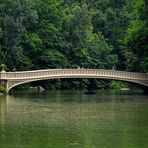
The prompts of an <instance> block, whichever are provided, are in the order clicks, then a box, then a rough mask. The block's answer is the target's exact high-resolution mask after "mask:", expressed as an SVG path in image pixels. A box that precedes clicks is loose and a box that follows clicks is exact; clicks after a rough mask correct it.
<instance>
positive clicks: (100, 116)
mask: <svg viewBox="0 0 148 148" xmlns="http://www.w3.org/2000/svg"><path fill="white" fill-rule="evenodd" d="M0 148H148V96H145V95H143V94H142V93H136V92H134V93H132V92H128V91H127V92H126V91H118V92H116V91H107V90H104V91H98V93H97V94H95V95H85V94H84V93H83V92H81V91H50V92H46V93H22V92H21V93H15V94H11V95H9V96H7V97H0Z"/></svg>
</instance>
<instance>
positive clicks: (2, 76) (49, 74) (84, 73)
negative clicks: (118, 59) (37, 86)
mask: <svg viewBox="0 0 148 148" xmlns="http://www.w3.org/2000/svg"><path fill="white" fill-rule="evenodd" d="M62 78H99V79H112V80H121V81H126V82H131V83H135V84H139V85H142V86H144V87H148V74H146V73H135V72H125V71H115V70H105V69H47V70H35V71H21V72H1V73H0V80H1V81H5V82H6V84H5V86H6V89H7V90H8V91H9V90H10V89H11V88H13V87H15V86H18V85H21V84H25V83H29V82H33V81H39V80H48V79H62Z"/></svg>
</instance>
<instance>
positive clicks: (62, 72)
mask: <svg viewBox="0 0 148 148" xmlns="http://www.w3.org/2000/svg"><path fill="white" fill-rule="evenodd" d="M70 75H71V76H74V75H80V76H82V75H83V76H89V75H92V76H106V77H107V76H113V77H123V78H130V79H148V74H146V73H135V72H124V71H116V70H104V69H48V70H36V71H21V72H1V73H0V79H31V78H39V77H48V76H49V77H50V76H65V77H66V76H70Z"/></svg>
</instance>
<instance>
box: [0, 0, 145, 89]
mask: <svg viewBox="0 0 148 148" xmlns="http://www.w3.org/2000/svg"><path fill="white" fill-rule="evenodd" d="M147 11H148V4H147V1H146V0H116V1H115V0H99V1H96V0H91V1H90V0H50V1H49V0H17V1H12V0H0V63H1V64H5V65H7V70H8V71H12V70H13V69H14V68H16V69H17V70H33V69H48V68H77V67H78V66H81V67H84V68H103V69H112V68H113V67H114V68H117V69H118V70H128V71H142V72H147V70H148V45H147V36H148V22H147V21H148V15H147V14H148V13H147ZM40 83H41V84H42V82H40ZM89 83H90V81H89V80H72V81H70V82H69V80H54V81H47V82H46V86H45V87H47V88H52V85H50V84H54V85H55V86H56V87H57V88H71V87H73V88H78V87H85V86H86V85H88V84H89ZM94 83H95V84H94V85H95V86H96V87H105V86H107V84H108V82H106V81H98V80H95V82H94ZM43 85H45V84H44V83H43Z"/></svg>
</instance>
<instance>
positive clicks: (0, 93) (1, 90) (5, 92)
mask: <svg viewBox="0 0 148 148" xmlns="http://www.w3.org/2000/svg"><path fill="white" fill-rule="evenodd" d="M6 94H7V90H6V89H5V88H3V87H0V96H2V95H6Z"/></svg>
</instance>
